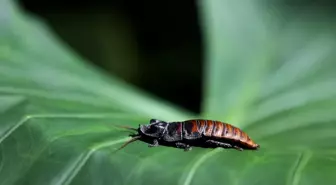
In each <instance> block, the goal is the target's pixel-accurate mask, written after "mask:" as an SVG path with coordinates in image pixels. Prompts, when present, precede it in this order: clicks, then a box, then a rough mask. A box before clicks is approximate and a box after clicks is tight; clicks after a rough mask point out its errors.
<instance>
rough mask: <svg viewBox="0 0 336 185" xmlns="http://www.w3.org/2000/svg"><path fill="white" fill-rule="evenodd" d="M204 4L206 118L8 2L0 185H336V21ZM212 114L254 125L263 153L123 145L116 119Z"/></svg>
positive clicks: (258, 5) (0, 22) (235, 4)
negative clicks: (93, 62) (127, 79)
mask: <svg viewBox="0 0 336 185" xmlns="http://www.w3.org/2000/svg"><path fill="white" fill-rule="evenodd" d="M199 2H200V6H199V8H200V12H201V15H202V17H203V20H202V25H203V29H204V33H205V36H206V37H205V38H206V47H207V48H206V50H207V58H206V62H207V63H206V67H207V68H206V79H205V82H206V83H204V84H205V86H204V89H205V97H204V99H203V100H204V102H203V108H204V109H203V112H202V115H199V116H197V115H193V114H192V113H189V112H187V111H185V110H182V109H180V108H178V107H175V106H173V105H170V104H168V103H166V102H163V101H162V100H159V99H157V98H155V99H154V98H153V97H151V96H150V95H147V94H146V93H143V92H141V91H140V90H138V89H136V88H134V87H131V86H129V85H127V84H125V83H123V82H121V81H120V80H118V79H117V78H114V77H111V76H107V75H104V74H103V73H102V72H101V71H99V70H97V69H95V68H94V67H92V66H90V65H88V64H87V63H86V62H85V61H84V60H83V59H81V58H80V57H78V56H76V55H75V54H73V52H72V51H71V50H70V49H69V48H67V47H66V46H65V45H64V44H62V43H60V41H58V39H57V38H55V36H54V35H52V34H51V32H50V30H49V29H48V28H47V27H46V26H45V25H44V24H42V23H41V20H38V19H37V18H36V17H34V18H33V17H31V16H29V15H27V14H26V13H23V12H22V11H21V10H20V9H18V7H17V6H15V5H14V4H13V2H12V1H5V0H2V1H0V102H1V105H0V146H1V148H0V184H6V185H7V184H8V185H10V184H24V185H29V184H33V185H39V184H43V185H45V184H74V185H77V184H78V185H79V184H80V185H87V184H88V185H89V184H90V185H91V184H94V185H103V184H104V185H105V184H118V185H122V184H125V185H132V184H146V185H147V184H148V185H151V184H167V185H172V184H181V185H189V184H196V185H197V184H199V185H203V184H244V185H245V184H246V185H253V184H258V185H263V184H265V185H266V184H267V185H269V184H274V185H283V184H295V185H299V184H302V185H306V184H324V185H327V184H334V182H335V181H336V177H335V176H334V175H333V174H334V173H333V172H334V171H335V170H336V168H335V166H336V150H335V145H336V144H334V142H333V140H334V138H335V133H336V132H335V131H336V125H335V118H336V116H335V114H334V112H335V111H336V98H335V97H336V91H335V87H336V84H335V82H336V81H335V79H336V78H335V77H336V71H335V67H336V66H335V61H334V59H335V48H336V47H335V43H336V42H335V38H336V37H335V35H334V34H335V33H333V32H332V30H333V28H335V26H334V25H333V24H332V22H330V23H327V22H324V23H320V24H317V23H316V22H307V21H305V20H307V19H306V18H305V17H303V18H296V19H293V18H292V17H290V16H289V15H283V14H281V13H279V12H278V11H277V9H276V8H274V7H272V6H271V5H270V4H272V3H270V4H265V2H263V3H262V2H261V1H228V0H223V1H222V0H211V1H199ZM266 5H267V6H266ZM327 28H329V29H327ZM330 28H331V29H330ZM201 116H203V118H209V119H219V120H222V121H227V122H230V123H232V124H234V125H237V126H239V127H241V128H243V130H245V131H246V132H247V133H248V134H249V135H250V136H251V137H252V138H253V139H254V140H255V141H256V142H258V143H259V144H260V145H261V149H260V150H259V151H246V152H239V151H235V150H222V149H215V150H210V149H199V148H194V149H193V150H192V151H191V152H184V151H182V150H178V149H173V148H164V147H156V148H148V147H147V144H144V143H140V142H136V143H132V144H131V145H129V146H128V147H126V148H125V149H123V150H121V151H118V152H115V150H116V149H117V148H118V147H119V146H121V145H122V143H123V142H125V141H126V140H127V139H129V138H128V137H127V136H128V133H127V132H123V131H122V130H121V129H117V128H116V127H114V125H115V124H119V125H130V126H134V127H136V126H138V124H143V123H146V122H148V120H149V119H150V118H152V117H155V118H161V119H165V120H168V121H169V120H182V119H187V118H192V117H201Z"/></svg>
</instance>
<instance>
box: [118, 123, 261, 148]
mask: <svg viewBox="0 0 336 185" xmlns="http://www.w3.org/2000/svg"><path fill="white" fill-rule="evenodd" d="M120 127H123V128H126V129H129V130H133V131H136V132H137V133H136V134H132V135H130V136H132V137H133V138H132V139H131V140H129V141H127V142H126V143H125V144H124V145H123V146H121V147H120V148H119V149H122V148H124V147H125V146H126V145H128V144H129V143H131V142H133V141H136V140H140V141H143V142H146V143H149V145H148V146H149V147H156V146H159V145H162V146H171V147H175V148H181V149H184V151H190V150H191V149H192V147H203V148H217V147H222V148H233V149H236V150H239V151H243V150H244V149H245V150H257V149H258V148H259V147H260V146H259V145H258V144H256V143H255V142H254V141H252V140H251V138H250V137H249V136H248V135H247V134H246V133H245V132H243V131H242V130H240V129H239V128H237V127H235V126H233V125H231V124H228V123H223V122H220V121H215V120H204V119H194V120H186V121H179V122H165V121H161V120H157V119H151V120H150V123H149V124H147V125H139V128H131V127H128V126H120Z"/></svg>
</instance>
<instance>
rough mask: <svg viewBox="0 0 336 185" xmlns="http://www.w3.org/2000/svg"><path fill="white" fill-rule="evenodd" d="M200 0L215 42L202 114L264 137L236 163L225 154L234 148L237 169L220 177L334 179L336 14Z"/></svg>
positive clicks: (244, 181)
mask: <svg viewBox="0 0 336 185" xmlns="http://www.w3.org/2000/svg"><path fill="white" fill-rule="evenodd" d="M200 5H201V7H202V15H203V28H204V30H205V33H206V34H205V35H206V40H207V46H208V48H207V59H206V60H207V68H206V74H207V76H206V79H205V83H204V84H206V85H205V87H204V94H205V97H204V100H203V113H202V114H203V116H206V117H210V118H212V119H218V120H225V121H227V122H230V123H232V124H234V125H236V126H239V127H240V128H242V129H243V130H244V131H246V132H247V133H248V134H249V135H250V136H251V137H252V138H253V140H255V141H256V142H257V143H258V144H260V145H261V149H260V151H258V152H256V153H254V154H246V155H245V156H240V158H239V160H241V161H245V162H241V164H236V165H233V166H232V165H231V164H230V165H228V164H227V162H228V160H225V159H228V158H231V157H232V156H233V155H234V154H233V153H228V152H227V154H223V155H222V154H220V155H221V157H222V158H223V160H220V161H218V162H219V163H222V164H224V161H225V167H222V169H221V173H222V174H231V171H237V173H236V174H234V175H233V176H231V177H229V176H227V178H224V177H223V178H220V179H218V178H217V179H216V183H222V184H224V183H226V182H227V179H229V181H230V182H229V184H238V183H239V184H296V185H297V184H334V182H335V181H336V177H335V176H334V175H332V173H333V172H334V171H336V167H335V166H334V164H335V159H336V158H335V157H336V156H335V154H336V150H335V147H336V144H335V142H333V140H334V139H335V136H336V135H335V133H336V114H335V112H336V88H335V87H336V63H335V58H336V35H335V32H334V31H333V30H334V28H335V26H336V25H335V23H334V20H328V18H326V17H323V19H321V18H320V19H318V18H316V17H315V19H317V20H314V21H311V20H312V17H307V16H302V17H300V16H298V17H291V16H293V15H291V16H290V15H286V12H284V13H281V12H279V11H278V9H277V8H276V7H274V6H272V3H268V4H266V3H265V2H262V3H261V2H260V1H227V0H224V1H222V0H213V1H202V2H201V3H200ZM304 15H307V14H304ZM319 21H320V22H319ZM218 155H219V154H218ZM261 155H262V157H261ZM250 156H253V157H254V158H258V157H259V160H257V161H258V162H256V163H253V160H251V158H249V157H250ZM230 161H231V160H230ZM237 161H238V159H237ZM237 161H235V162H237ZM207 162H208V161H207ZM263 165H265V166H263ZM201 168H206V167H205V166H203V167H200V169H201ZM212 169H217V168H216V167H213V168H212ZM218 169H219V168H218ZM195 177H198V176H197V175H195ZM195 181H196V179H195ZM195 181H193V182H195Z"/></svg>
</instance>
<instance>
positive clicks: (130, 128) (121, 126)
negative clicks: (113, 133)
mask: <svg viewBox="0 0 336 185" xmlns="http://www.w3.org/2000/svg"><path fill="white" fill-rule="evenodd" d="M116 126H117V127H120V128H126V129H128V130H133V131H138V129H136V128H133V127H129V126H125V125H116Z"/></svg>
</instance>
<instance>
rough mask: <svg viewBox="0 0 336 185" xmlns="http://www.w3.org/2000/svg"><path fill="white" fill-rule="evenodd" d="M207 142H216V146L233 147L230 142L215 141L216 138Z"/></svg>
mask: <svg viewBox="0 0 336 185" xmlns="http://www.w3.org/2000/svg"><path fill="white" fill-rule="evenodd" d="M206 143H209V144H214V145H216V146H219V147H223V148H232V145H230V144H228V143H222V142H219V141H214V140H207V141H206Z"/></svg>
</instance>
